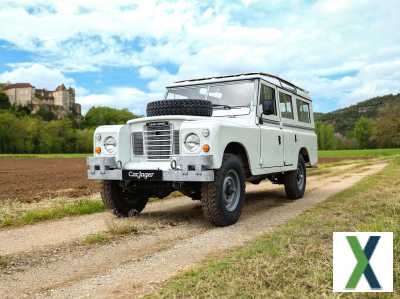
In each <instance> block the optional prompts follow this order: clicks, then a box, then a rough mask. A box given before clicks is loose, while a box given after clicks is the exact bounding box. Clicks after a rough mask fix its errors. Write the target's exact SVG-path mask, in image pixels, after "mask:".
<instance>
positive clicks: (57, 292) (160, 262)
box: [0, 163, 385, 298]
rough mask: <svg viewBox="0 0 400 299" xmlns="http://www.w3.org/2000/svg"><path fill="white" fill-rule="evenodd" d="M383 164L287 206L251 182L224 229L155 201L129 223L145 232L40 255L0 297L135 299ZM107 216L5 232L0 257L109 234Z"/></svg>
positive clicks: (321, 184)
mask: <svg viewBox="0 0 400 299" xmlns="http://www.w3.org/2000/svg"><path fill="white" fill-rule="evenodd" d="M384 166H385V164H384V163H378V164H374V165H373V166H368V167H364V168H363V167H360V168H358V169H357V170H354V169H349V170H348V171H343V170H342V171H341V172H340V174H337V175H335V176H323V175H322V176H316V177H310V179H309V181H308V191H307V194H306V196H305V197H304V198H303V199H301V200H298V201H287V200H286V199H285V197H284V192H283V191H282V188H276V186H272V185H270V184H268V183H265V184H260V185H258V186H252V185H250V186H248V189H247V197H246V204H245V207H244V210H243V214H242V218H241V219H240V221H239V222H238V223H237V224H236V225H233V226H230V227H225V228H214V227H212V226H211V225H209V224H208V223H207V222H206V221H205V220H204V219H203V217H202V214H201V208H200V204H199V203H198V202H192V201H190V200H189V199H187V198H173V199H169V200H167V201H159V202H154V203H152V204H150V205H149V207H148V208H146V210H145V211H146V212H145V213H144V214H143V215H141V216H140V217H137V218H135V220H134V221H135V222H136V223H137V225H138V227H141V228H144V229H143V233H141V234H138V235H132V236H129V237H127V238H124V239H122V240H119V241H115V242H111V243H109V244H106V245H101V246H95V247H89V248H86V249H80V250H69V251H68V250H66V251H65V250H64V251H62V252H61V253H59V252H57V250H54V257H53V258H51V257H50V258H48V257H47V258H44V259H43V262H41V263H38V264H37V265H35V266H34V267H27V268H25V269H19V270H18V271H11V272H9V273H5V272H0V276H1V277H0V297H1V298H23V297H27V298H28V297H29V298H46V297H52V298H110V297H112V298H113V297H114V298H132V297H134V296H138V295H142V294H145V293H147V292H149V291H151V290H152V289H154V288H157V286H158V285H159V284H160V283H161V282H163V281H164V280H166V279H168V278H169V277H171V276H173V275H175V274H177V273H178V272H180V271H182V270H185V269H188V268H190V267H192V266H193V265H195V264H196V263H198V262H200V261H202V260H203V259H204V258H206V257H208V256H210V255H220V254H223V253H224V251H226V250H227V249H229V248H232V247H235V246H239V245H243V244H244V243H245V242H247V241H250V240H252V239H254V238H256V237H257V236H259V235H260V234H263V233H265V232H268V231H270V230H273V229H274V228H276V227H277V226H278V225H280V224H283V223H285V222H286V221H287V220H288V219H290V218H292V217H294V216H296V215H298V214H299V213H301V212H302V211H304V210H305V209H307V208H309V207H311V206H312V205H314V204H316V203H318V202H320V201H323V200H325V199H326V198H328V197H329V196H330V195H332V194H335V193H337V192H339V191H341V190H343V189H346V188H348V187H349V186H351V185H352V184H354V183H355V182H357V181H358V180H360V179H361V178H363V177H365V176H367V175H370V174H372V173H375V172H377V171H379V170H380V169H382V168H383V167H384ZM338 173H339V172H338ZM110 218H111V217H110V215H108V214H106V213H103V214H97V215H89V216H82V217H76V218H71V219H64V220H60V221H55V222H52V223H43V224H37V225H34V226H27V227H22V228H18V229H13V230H3V231H0V240H2V242H1V245H0V250H1V251H2V252H3V254H5V253H7V254H15V253H19V252H21V251H31V252H33V254H38V255H40V252H41V251H40V250H44V249H45V248H46V247H52V248H57V247H58V246H66V245H65V244H68V243H69V242H72V241H73V240H76V239H79V238H82V237H84V236H85V235H87V234H90V233H93V232H96V231H103V230H107V222H108V221H110ZM146 227H148V229H146ZM28 236H29V237H28ZM27 238H29V239H28V241H26V239H27ZM3 244H7V245H3ZM62 244H63V245H62Z"/></svg>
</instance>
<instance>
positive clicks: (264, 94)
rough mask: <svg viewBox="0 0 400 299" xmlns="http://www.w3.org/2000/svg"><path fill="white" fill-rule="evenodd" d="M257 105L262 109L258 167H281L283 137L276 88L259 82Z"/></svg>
mask: <svg viewBox="0 0 400 299" xmlns="http://www.w3.org/2000/svg"><path fill="white" fill-rule="evenodd" d="M259 90H260V92H259V104H260V106H261V107H262V114H261V118H260V122H259V126H260V139H261V141H260V165H261V167H262V168H270V167H280V166H283V136H282V129H281V123H280V117H279V114H278V109H277V108H278V106H277V98H276V88H275V87H274V86H273V85H272V84H269V83H267V82H264V81H261V82H260V89H259Z"/></svg>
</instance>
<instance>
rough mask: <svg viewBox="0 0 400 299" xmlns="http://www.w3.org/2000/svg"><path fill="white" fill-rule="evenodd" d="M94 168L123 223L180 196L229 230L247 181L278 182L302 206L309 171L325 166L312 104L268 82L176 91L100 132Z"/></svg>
mask: <svg viewBox="0 0 400 299" xmlns="http://www.w3.org/2000/svg"><path fill="white" fill-rule="evenodd" d="M87 163H88V166H89V167H88V177H89V179H93V180H101V181H102V192H101V195H102V199H103V201H104V204H105V206H106V207H107V208H108V209H110V210H112V211H113V212H114V213H115V214H116V215H118V216H131V215H135V214H138V213H140V212H141V211H142V210H143V209H144V207H145V206H146V203H147V201H148V199H149V198H151V197H158V198H164V197H166V196H168V195H169V194H170V193H171V192H172V191H175V190H179V191H180V192H181V193H183V194H184V195H186V196H188V197H190V198H192V199H193V200H200V201H201V205H202V209H203V213H204V215H205V217H206V218H207V219H208V220H209V221H210V222H212V223H213V224H215V225H217V226H225V225H230V224H233V223H235V222H236V221H237V220H238V219H239V217H240V214H241V210H242V206H243V204H244V200H245V187H246V182H250V183H253V184H258V183H260V182H261V181H262V180H265V179H269V180H271V181H272V182H273V183H276V184H284V186H285V191H286V195H287V197H288V198H290V199H298V198H301V197H303V195H304V191H305V189H306V166H312V165H315V164H316V163H317V138H316V134H315V132H314V118H313V110H312V102H311V99H310V95H309V93H308V92H307V91H305V90H304V89H302V88H300V87H298V86H296V85H294V84H292V83H290V82H288V81H286V80H284V79H281V78H279V77H277V76H274V75H271V74H266V73H246V74H239V75H232V76H223V77H211V78H202V79H194V80H186V81H179V82H175V83H173V84H170V85H169V86H167V90H166V93H165V98H164V99H163V100H161V101H155V102H150V103H149V104H148V105H147V117H143V118H138V119H133V120H130V121H128V122H127V124H125V125H112V126H100V127H98V128H97V129H96V131H95V133H94V156H93V157H90V158H88V160H87Z"/></svg>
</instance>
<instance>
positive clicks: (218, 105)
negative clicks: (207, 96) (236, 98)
mask: <svg viewBox="0 0 400 299" xmlns="http://www.w3.org/2000/svg"><path fill="white" fill-rule="evenodd" d="M212 106H213V108H219V109H224V110H230V109H232V108H231V106H229V105H224V104H212Z"/></svg>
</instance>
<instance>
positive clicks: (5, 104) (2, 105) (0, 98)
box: [0, 90, 11, 109]
mask: <svg viewBox="0 0 400 299" xmlns="http://www.w3.org/2000/svg"><path fill="white" fill-rule="evenodd" d="M10 107H11V104H10V101H9V99H8V96H7V95H6V94H5V93H4V92H2V91H1V90H0V109H9V108H10Z"/></svg>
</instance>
